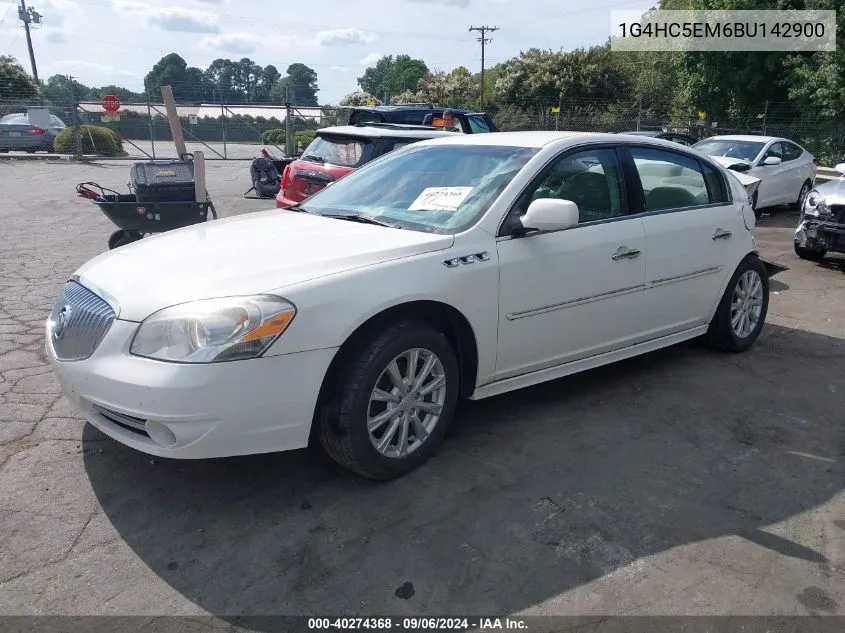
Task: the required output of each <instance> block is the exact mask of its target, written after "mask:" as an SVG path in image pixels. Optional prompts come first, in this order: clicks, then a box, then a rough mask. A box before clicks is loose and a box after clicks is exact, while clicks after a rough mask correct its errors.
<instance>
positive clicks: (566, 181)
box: [46, 132, 769, 479]
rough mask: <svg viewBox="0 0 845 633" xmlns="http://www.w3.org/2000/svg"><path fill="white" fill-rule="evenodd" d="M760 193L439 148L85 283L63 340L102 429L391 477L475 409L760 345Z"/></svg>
mask: <svg viewBox="0 0 845 633" xmlns="http://www.w3.org/2000/svg"><path fill="white" fill-rule="evenodd" d="M754 220H755V217H754V213H753V210H752V209H751V206H750V203H749V196H748V192H747V191H746V190H745V189H744V188H743V186H742V184H741V183H740V181H739V180H738V179H737V178H734V177H733V175H732V173H731V172H729V171H727V170H725V169H723V168H722V167H720V166H719V165H718V163H716V162H710V161H709V160H708V159H706V158H705V157H704V156H702V155H701V154H699V153H698V152H696V151H694V150H691V149H689V148H685V147H682V146H680V145H678V144H675V143H671V142H668V141H663V140H656V139H649V138H642V137H629V136H624V135H622V136H620V135H616V134H613V135H611V134H576V133H564V132H542V133H540V132H513V133H491V134H478V135H455V136H450V137H449V138H440V139H436V140H431V141H422V142H419V143H415V144H413V145H410V146H408V147H406V148H403V149H400V150H397V151H394V152H391V153H390V154H388V155H386V156H384V157H382V158H380V159H377V160H376V161H373V162H372V163H369V164H368V165H366V166H364V167H362V168H361V169H360V170H358V171H356V172H354V173H353V174H351V175H349V176H347V177H345V178H343V179H342V180H340V181H338V182H337V183H335V184H333V185H332V186H331V187H328V188H326V189H325V190H323V191H321V192H320V193H318V194H316V195H315V196H313V197H312V198H310V199H309V200H307V201H305V202H303V203H302V204H301V205H300V206H299V207H295V208H293V209H290V210H275V211H267V212H258V213H251V214H247V215H240V216H236V217H231V218H227V219H221V220H216V221H212V222H209V223H207V224H201V225H196V226H192V227H188V228H185V229H179V230H175V231H171V232H168V233H163V234H160V235H157V236H154V237H150V238H146V239H144V240H141V241H139V242H135V243H133V244H130V245H126V246H122V247H120V248H117V249H115V250H112V251H109V252H107V253H104V254H102V255H100V256H98V257H96V258H94V259H93V260H91V261H89V262H88V263H86V264H85V265H83V266H82V267H81V268H80V269H79V270H78V271H77V272H76V274H75V275H73V277H72V279H70V280H69V281H68V282H67V283H66V284H65V285H64V287H63V288H62V289H61V292H60V294H59V297H58V299H57V301H56V303H55V307H54V309H53V311H52V313H51V315H50V317H49V319H48V321H47V326H46V346H47V351H48V355H49V357H50V359H51V362H52V364H53V367H54V369H55V372H56V374H57V376H58V378H59V381H60V382H61V384H62V386H63V389H64V392H65V393H66V394H67V396H68V397H69V398H70V399H71V400H72V401H73V402H74V403H75V404H76V405H77V406H78V407H79V409H80V410H81V412H82V413H83V414H84V416H85V417H86V419H87V420H88V421H89V422H90V423H91V424H93V425H94V426H95V427H97V428H98V429H100V430H101V431H102V432H103V433H105V434H106V435H109V436H111V437H112V438H114V439H115V440H117V441H119V442H122V443H124V444H126V445H128V446H131V447H134V448H135V449H138V450H140V451H144V452H146V453H150V454H152V455H157V456H162V457H172V458H187V459H195V458H208V457H221V456H230V455H243V454H252V453H264V452H271V451H285V450H290V449H299V448H303V447H305V446H307V445H308V444H309V443H310V442H311V441H312V440H313V441H317V442H319V443H320V444H321V445H322V446H323V447H324V448H325V450H326V451H327V452H328V453H329V454H330V455H331V456H332V457H333V458H334V459H335V460H336V461H337V462H339V463H340V464H342V465H344V466H346V467H348V468H350V469H352V470H354V471H356V472H357V473H360V474H362V475H364V476H367V477H372V478H377V479H386V478H391V477H396V476H399V475H402V474H404V473H406V472H408V471H409V470H411V469H413V468H415V467H417V466H419V465H421V464H422V463H423V462H424V461H425V460H427V459H428V458H429V457H430V456H431V455H432V453H433V451H435V449H436V448H437V446H438V444H439V443H440V442H441V440H442V438H443V435H444V433H445V432H446V429H447V426H448V425H449V423H450V422H451V421H452V417H453V414H454V411H455V405H456V403H457V401H458V400H459V399H461V398H469V399H473V400H478V399H481V398H488V397H490V396H495V395H497V394H501V393H504V392H508V391H511V390H514V389H519V388H522V387H527V386H529V385H534V384H536V383H540V382H543V381H548V380H553V379H556V378H560V377H562V376H566V375H568V374H573V373H575V372H579V371H582V370H586V369H590V368H593V367H598V366H600V365H604V364H607V363H611V362H614V361H618V360H621V359H625V358H628V357H631V356H635V355H638V354H643V353H646V352H650V351H653V350H656V349H659V348H662V347H665V346H668V345H672V344H675V343H679V342H681V341H685V340H687V339H692V338H697V337H702V338H703V339H704V340H706V341H708V342H709V343H711V344H712V345H713V346H715V347H717V348H720V349H723V350H728V351H731V352H740V351H744V350H746V349H748V348H749V346H751V345H752V344H753V343H754V341H755V339H756V338H757V336H758V334H759V333H760V330H761V328H762V327H763V324H764V321H765V318H766V311H767V307H768V300H769V279H768V269H767V265H766V263H765V262H764V261H763V260H761V258H760V256H759V255H758V252H757V247H756V244H755V241H754V237H753V234H752V230H753V227H754Z"/></svg>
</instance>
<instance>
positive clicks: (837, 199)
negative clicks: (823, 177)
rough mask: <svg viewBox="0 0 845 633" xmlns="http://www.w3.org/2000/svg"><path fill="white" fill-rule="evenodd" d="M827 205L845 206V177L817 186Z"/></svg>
mask: <svg viewBox="0 0 845 633" xmlns="http://www.w3.org/2000/svg"><path fill="white" fill-rule="evenodd" d="M816 191H818V192H819V193H820V194H821V195H823V196H824V199H825V202H826V203H827V204H845V176H843V177H840V178H837V179H835V180H829V181H827V182H825V183H821V184H818V185H816Z"/></svg>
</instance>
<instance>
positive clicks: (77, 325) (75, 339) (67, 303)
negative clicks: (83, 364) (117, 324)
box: [47, 281, 116, 361]
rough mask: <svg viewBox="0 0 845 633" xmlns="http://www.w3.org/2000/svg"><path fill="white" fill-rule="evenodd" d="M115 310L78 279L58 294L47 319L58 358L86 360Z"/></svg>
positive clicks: (105, 330) (109, 323)
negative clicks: (78, 281)
mask: <svg viewBox="0 0 845 633" xmlns="http://www.w3.org/2000/svg"><path fill="white" fill-rule="evenodd" d="M115 316H116V314H115V311H114V309H113V308H112V307H111V306H110V305H109V304H108V302H106V301H105V300H104V299H102V298H101V297H99V296H97V295H96V294H94V293H93V292H91V291H90V290H88V289H87V288H86V287H85V286H83V285H81V284H79V283H77V282H76V281H69V282H67V283H66V284H65V285H64V286H62V290H61V292H60V293H59V297H58V299H56V303H55V305H54V306H53V311H52V312H51V313H50V318H49V320H48V321H47V336H48V339H49V342H50V347H51V348H52V351H53V354H54V355H55V356H56V358H57V359H59V360H64V361H74V360H84V359H86V358H88V357H89V356H91V354H93V353H94V350H96V349H97V346H98V345H99V344H100V343H101V342H102V340H103V337H104V336H105V335H106V333H107V332H108V331H109V328H110V327H111V324H112V322H113V321H114V319H115Z"/></svg>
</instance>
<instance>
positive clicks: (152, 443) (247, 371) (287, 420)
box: [47, 320, 336, 459]
mask: <svg viewBox="0 0 845 633" xmlns="http://www.w3.org/2000/svg"><path fill="white" fill-rule="evenodd" d="M137 327H138V324H137V323H130V322H127V321H119V320H116V321H114V322H113V324H112V326H111V329H110V330H109V332H108V334H106V336H105V338H104V339H103V341H102V343H101V344H100V346H99V347H98V348H97V350H96V351H95V352H94V353H93V354H92V355H91V356H90V357H89V358H87V359H86V360H82V361H73V362H63V361H59V360H56V358H55V357H54V356H53V354H52V353H51V351H50V346H49V345H47V356H48V358H49V359H50V362H51V364H52V366H53V368H54V371H55V374H56V376H57V378H58V380H59V382H60V384H61V386H62V389H63V391H64V393H65V395H66V396H67V397H68V398H69V399H70V400H71V401H72V402H73V403H74V404H75V405H76V407H77V408H78V409H79V410H80V411H81V412H82V414H83V415H84V416H85V418H86V420H88V422H90V423H91V424H92V425H94V426H95V427H96V428H98V429H99V430H100V431H102V432H103V433H105V434H106V435H108V436H109V437H111V438H113V439H115V440H117V441H118V442H121V443H122V444H125V445H127V446H130V447H132V448H135V449H137V450H139V451H143V452H145V453H149V454H151V455H156V456H160V457H172V458H178V459H202V458H209V457H227V456H234V455H248V454H254V453H270V452H277V451H287V450H294V449H299V448H304V447H305V446H307V445H308V438H309V434H310V430H311V421H312V418H313V413H314V408H315V405H316V402H317V396H318V393H319V390H320V385H321V383H322V380H323V376H324V375H325V373H326V370H327V369H328V366H329V363H330V362H331V359H332V357H333V356H334V353H335V351H336V350H334V349H323V350H314V351H309V352H301V353H296V354H282V355H279V356H270V357H265V358H258V359H254V360H243V361H232V362H224V363H211V364H203V365H189V364H177V363H166V362H161V361H156V360H150V359H145V358H139V357H136V356H131V355H130V354H129V345H130V342H131V339H132V335H133V334H134V332H135V329H136V328H137Z"/></svg>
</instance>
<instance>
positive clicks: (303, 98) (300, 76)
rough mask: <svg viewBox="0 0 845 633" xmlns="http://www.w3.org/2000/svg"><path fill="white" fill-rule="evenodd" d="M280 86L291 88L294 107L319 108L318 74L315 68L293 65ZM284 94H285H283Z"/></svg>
mask: <svg viewBox="0 0 845 633" xmlns="http://www.w3.org/2000/svg"><path fill="white" fill-rule="evenodd" d="M279 84H282V87H283V88H287V87H289V88H290V99H291V103H293V105H300V106H317V105H319V101H318V100H317V92H319V90H320V88H319V87H318V86H317V73H316V71H315V70H314V69H313V68H309V67H308V66H306V65H305V64H300V63H296V64H291V65H290V66H288V69H287V76H286V77H283V78H282V79H281V80H280V81H279ZM283 94H284V93H283Z"/></svg>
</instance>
